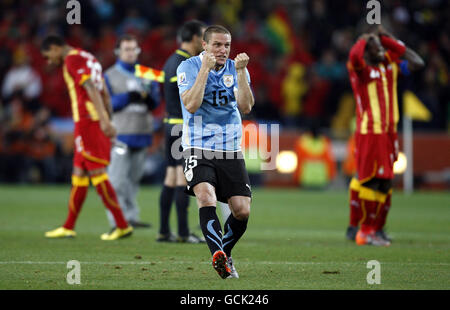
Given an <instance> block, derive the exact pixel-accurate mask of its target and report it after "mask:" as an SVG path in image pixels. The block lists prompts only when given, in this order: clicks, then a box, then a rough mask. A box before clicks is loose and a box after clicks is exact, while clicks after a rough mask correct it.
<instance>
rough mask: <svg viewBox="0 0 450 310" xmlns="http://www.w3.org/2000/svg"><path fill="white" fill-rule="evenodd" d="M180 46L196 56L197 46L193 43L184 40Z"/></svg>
mask: <svg viewBox="0 0 450 310" xmlns="http://www.w3.org/2000/svg"><path fill="white" fill-rule="evenodd" d="M180 48H181V49H182V50H185V51H186V52H188V53H189V55H191V56H195V55H196V51H195V47H194V45H193V44H191V43H188V42H183V43H181V46H180Z"/></svg>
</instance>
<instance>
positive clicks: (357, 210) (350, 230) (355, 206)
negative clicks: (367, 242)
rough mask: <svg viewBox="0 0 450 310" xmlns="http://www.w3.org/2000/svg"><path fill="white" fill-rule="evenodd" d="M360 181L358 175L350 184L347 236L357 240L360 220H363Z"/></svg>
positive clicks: (349, 238)
mask: <svg viewBox="0 0 450 310" xmlns="http://www.w3.org/2000/svg"><path fill="white" fill-rule="evenodd" d="M359 189H360V183H359V181H358V178H357V177H353V178H352V180H351V181H350V185H349V196H350V197H349V206H350V223H349V226H348V227H347V231H346V237H347V239H348V240H352V241H354V240H355V236H356V233H357V231H358V225H359V221H360V220H361V201H360V199H359Z"/></svg>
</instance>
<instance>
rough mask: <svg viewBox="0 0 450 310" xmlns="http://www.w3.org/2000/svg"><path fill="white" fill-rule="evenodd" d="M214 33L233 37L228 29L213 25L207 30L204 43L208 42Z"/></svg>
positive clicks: (204, 34)
mask: <svg viewBox="0 0 450 310" xmlns="http://www.w3.org/2000/svg"><path fill="white" fill-rule="evenodd" d="M213 33H225V34H229V35H230V36H231V32H230V31H228V29H227V28H225V27H224V26H221V25H212V26H209V27H208V28H206V30H205V32H204V33H203V41H205V42H208V41H209V39H210V38H211V35H212V34H213Z"/></svg>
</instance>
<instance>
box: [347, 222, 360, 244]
mask: <svg viewBox="0 0 450 310" xmlns="http://www.w3.org/2000/svg"><path fill="white" fill-rule="evenodd" d="M357 232H358V227H357V226H348V227H347V231H346V232H345V237H346V238H347V239H348V240H351V241H355V238H356V233H357Z"/></svg>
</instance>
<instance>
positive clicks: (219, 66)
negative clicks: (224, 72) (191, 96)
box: [214, 65, 224, 71]
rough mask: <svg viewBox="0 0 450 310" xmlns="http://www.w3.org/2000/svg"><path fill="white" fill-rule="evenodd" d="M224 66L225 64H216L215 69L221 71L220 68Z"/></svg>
mask: <svg viewBox="0 0 450 310" xmlns="http://www.w3.org/2000/svg"><path fill="white" fill-rule="evenodd" d="M223 66H224V65H216V66H215V67H214V70H216V71H220V70H221V69H222V68H223Z"/></svg>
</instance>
